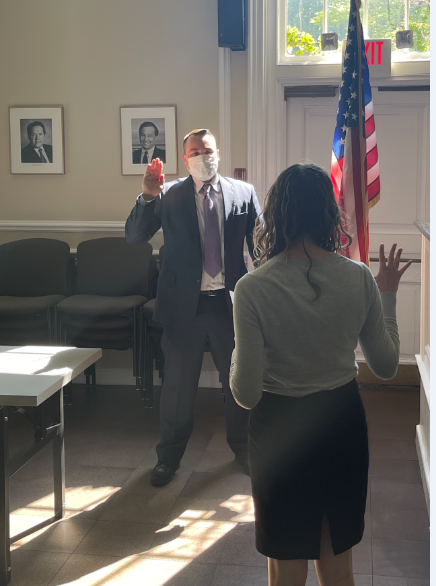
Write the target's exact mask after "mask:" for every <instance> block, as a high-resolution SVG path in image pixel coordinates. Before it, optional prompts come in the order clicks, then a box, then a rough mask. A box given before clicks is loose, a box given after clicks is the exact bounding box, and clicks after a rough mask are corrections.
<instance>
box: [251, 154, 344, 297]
mask: <svg viewBox="0 0 436 586" xmlns="http://www.w3.org/2000/svg"><path fill="white" fill-rule="evenodd" d="M304 237H308V238H311V239H312V241H313V242H314V243H315V244H316V245H317V246H320V247H321V248H323V249H324V250H327V251H329V252H336V251H339V250H342V249H344V248H346V247H348V246H350V244H351V241H352V238H351V236H350V235H349V234H348V233H347V232H346V231H345V230H344V228H343V226H342V220H341V210H340V208H339V206H338V204H337V202H336V198H335V194H334V191H333V184H332V182H331V179H330V177H329V176H328V175H327V173H326V172H325V171H324V169H321V167H318V166H317V165H313V164H312V163H305V164H298V165H292V166H291V167H288V168H287V169H285V170H284V171H283V172H282V173H280V175H279V176H278V178H277V179H276V181H275V183H274V184H273V185H272V187H271V188H270V190H269V192H268V194H267V196H266V198H265V202H264V205H263V210H262V215H261V216H260V217H259V218H258V221H257V224H256V228H255V231H254V248H255V254H256V257H257V259H258V265H262V264H263V263H265V262H266V261H267V260H269V259H271V258H273V257H274V256H277V255H278V254H280V253H282V252H287V251H288V250H289V249H290V248H291V247H293V246H295V244H297V243H299V242H302V244H303V249H304V252H305V253H306V255H307V258H308V259H309V261H310V266H309V270H308V271H307V280H308V281H309V283H310V285H311V286H312V288H313V289H314V291H315V293H316V299H318V297H319V296H320V295H321V291H320V288H319V287H318V285H316V284H315V283H312V281H311V280H310V276H309V273H310V269H311V268H312V259H311V257H310V256H309V254H308V252H307V250H306V247H305V245H304Z"/></svg>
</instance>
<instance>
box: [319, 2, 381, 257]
mask: <svg viewBox="0 0 436 586" xmlns="http://www.w3.org/2000/svg"><path fill="white" fill-rule="evenodd" d="M359 8H360V0H351V3H350V17H349V20H348V33H347V40H346V47H345V53H344V62H343V65H342V81H341V87H340V96H339V107H338V112H337V118H336V128H335V134H334V138H333V152H332V167H331V179H332V182H333V187H334V190H335V195H336V198H337V201H338V203H339V205H340V207H341V210H342V211H343V212H344V214H345V221H344V220H343V222H344V224H345V226H344V228H345V229H346V231H347V232H348V233H349V234H350V235H351V236H352V237H353V242H352V244H351V246H350V247H349V248H348V249H347V252H346V255H347V256H348V257H349V258H351V259H353V260H358V261H361V262H364V263H366V264H367V265H369V256H368V242H369V234H368V210H369V209H370V208H371V207H372V206H373V205H375V204H376V203H377V202H378V200H379V199H380V173H379V165H378V151H377V139H376V134H375V122H374V107H373V103H372V95H371V86H370V83H369V69H368V61H367V58H366V53H365V44H364V40H363V31H362V24H361V22H360V15H359ZM344 42H345V41H344ZM344 214H343V215H344Z"/></svg>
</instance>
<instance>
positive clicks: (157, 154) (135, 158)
mask: <svg viewBox="0 0 436 586" xmlns="http://www.w3.org/2000/svg"><path fill="white" fill-rule="evenodd" d="M141 154H142V149H136V151H133V153H132V163H133V164H134V165H137V164H140V163H141ZM153 159H160V160H161V161H162V163H166V161H165V151H164V150H163V149H158V148H157V147H154V151H153ZM148 162H149V163H151V161H148Z"/></svg>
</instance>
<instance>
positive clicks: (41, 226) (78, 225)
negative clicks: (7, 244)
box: [0, 161, 420, 236]
mask: <svg viewBox="0 0 436 586" xmlns="http://www.w3.org/2000/svg"><path fill="white" fill-rule="evenodd" d="M221 162H222V161H221ZM222 174H223V175H224V172H222ZM225 175H226V176H232V172H231V170H230V173H229V172H226V173H225ZM125 224H126V223H125V221H124V220H120V221H118V222H105V221H96V220H95V221H94V220H92V221H63V220H3V221H0V232H122V233H124V227H125ZM369 231H370V233H372V234H382V235H383V234H398V235H403V234H412V235H416V236H419V235H420V232H419V230H418V228H416V226H414V225H413V224H373V223H372V224H370V227H369Z"/></svg>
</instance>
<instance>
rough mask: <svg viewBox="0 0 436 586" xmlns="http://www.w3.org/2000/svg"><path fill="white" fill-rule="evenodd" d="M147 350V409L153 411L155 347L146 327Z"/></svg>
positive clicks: (145, 374) (145, 361)
mask: <svg viewBox="0 0 436 586" xmlns="http://www.w3.org/2000/svg"><path fill="white" fill-rule="evenodd" d="M145 343H146V349H145V360H144V365H145V372H144V379H145V380H146V388H145V405H144V406H145V407H146V408H148V409H153V372H154V369H153V347H152V342H151V336H150V331H149V330H148V328H147V326H146V337H145Z"/></svg>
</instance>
